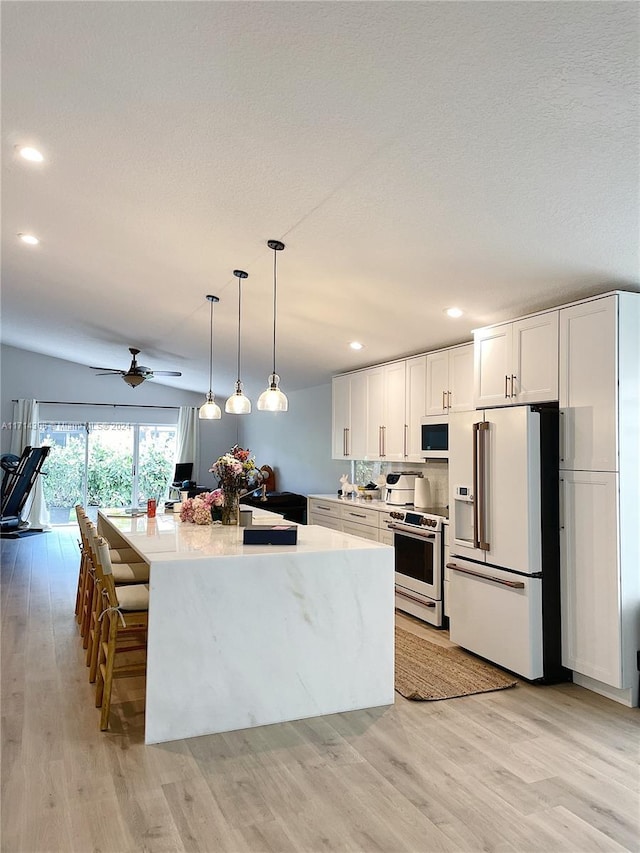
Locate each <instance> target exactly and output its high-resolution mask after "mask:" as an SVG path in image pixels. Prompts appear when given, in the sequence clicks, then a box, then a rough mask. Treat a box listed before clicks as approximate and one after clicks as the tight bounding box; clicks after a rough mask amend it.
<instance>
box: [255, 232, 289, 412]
mask: <svg viewBox="0 0 640 853" xmlns="http://www.w3.org/2000/svg"><path fill="white" fill-rule="evenodd" d="M267 246H268V247H269V248H270V249H273V373H272V374H271V376H270V377H269V387H268V388H267V390H266V391H263V392H262V394H260V396H259V397H258V409H259V410H260V411H261V412H286V411H287V409H288V408H289V401H288V400H287V398H286V396H285V394H284V393H283V392H282V391H281V390H280V389H279V388H278V384H279V382H280V377H279V376H278V374H277V373H276V289H277V270H276V258H277V257H278V252H281V251H282V250H283V249H284V243H281V242H280V240H267Z"/></svg>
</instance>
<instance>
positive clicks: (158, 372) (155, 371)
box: [151, 370, 182, 376]
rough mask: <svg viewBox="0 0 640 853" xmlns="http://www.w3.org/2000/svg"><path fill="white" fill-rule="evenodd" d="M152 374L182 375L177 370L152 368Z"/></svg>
mask: <svg viewBox="0 0 640 853" xmlns="http://www.w3.org/2000/svg"><path fill="white" fill-rule="evenodd" d="M151 375H152V376H182V374H181V373H180V371H179V370H153V371H151Z"/></svg>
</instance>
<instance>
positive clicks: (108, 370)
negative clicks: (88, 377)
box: [89, 367, 122, 373]
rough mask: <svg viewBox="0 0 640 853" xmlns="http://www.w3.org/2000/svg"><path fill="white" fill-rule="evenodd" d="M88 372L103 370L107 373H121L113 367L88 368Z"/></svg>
mask: <svg viewBox="0 0 640 853" xmlns="http://www.w3.org/2000/svg"><path fill="white" fill-rule="evenodd" d="M89 370H104V371H105V372H108V373H122V371H121V370H116V369H115V368H113V367H90V368H89Z"/></svg>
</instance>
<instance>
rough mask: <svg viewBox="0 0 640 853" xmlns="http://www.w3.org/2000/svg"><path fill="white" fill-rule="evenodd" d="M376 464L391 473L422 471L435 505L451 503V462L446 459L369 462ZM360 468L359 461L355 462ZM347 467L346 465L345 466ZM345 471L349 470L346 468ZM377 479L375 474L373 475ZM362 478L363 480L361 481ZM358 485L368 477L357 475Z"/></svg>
mask: <svg viewBox="0 0 640 853" xmlns="http://www.w3.org/2000/svg"><path fill="white" fill-rule="evenodd" d="M369 464H370V465H372V467H373V466H374V465H375V469H376V471H379V472H380V473H381V474H389V473H390V472H391V471H420V472H421V473H422V476H423V477H426V478H427V479H428V480H429V483H430V485H431V501H432V504H433V506H448V504H449V462H448V461H447V460H446V459H429V460H427V461H426V462H381V463H369ZM354 467H355V470H356V471H357V470H358V467H359V463H355V465H354ZM345 468H346V466H345ZM345 473H347V471H346V470H345ZM372 479H373V480H375V476H373V477H372ZM361 480H362V482H361ZM356 481H357V482H356V485H360V486H364V485H366V483H367V482H368V478H366V477H360V478H357V477H356Z"/></svg>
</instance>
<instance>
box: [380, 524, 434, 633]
mask: <svg viewBox="0 0 640 853" xmlns="http://www.w3.org/2000/svg"><path fill="white" fill-rule="evenodd" d="M390 516H391V519H392V520H391V521H390V522H389V523H388V528H389V530H392V531H393V547H394V550H395V581H396V600H395V604H396V607H397V608H398V610H402V611H404V612H405V613H410V614H411V615H412V616H416V617H417V618H418V619H422V620H423V621H424V622H428V623H429V624H430V625H435V626H436V627H437V628H442V627H443V621H444V609H443V600H442V596H443V564H442V563H443V559H442V557H443V542H442V521H443V518H442V516H438V515H431V514H426V513H422V512H418V511H413V510H398V511H397V512H391V513H390Z"/></svg>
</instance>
